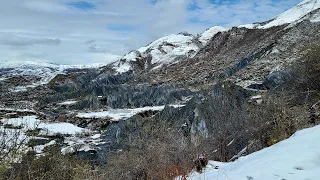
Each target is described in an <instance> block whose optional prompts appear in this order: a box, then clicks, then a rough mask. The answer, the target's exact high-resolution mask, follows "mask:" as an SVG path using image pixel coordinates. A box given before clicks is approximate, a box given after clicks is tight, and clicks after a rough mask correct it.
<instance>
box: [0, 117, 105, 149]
mask: <svg viewBox="0 0 320 180" xmlns="http://www.w3.org/2000/svg"><path fill="white" fill-rule="evenodd" d="M1 122H2V123H3V126H0V135H1V137H0V138H3V140H4V142H6V143H7V144H9V145H10V146H12V145H15V144H22V145H21V152H25V151H28V150H31V149H30V147H27V143H28V141H30V140H31V139H45V140H48V138H46V136H47V135H51V136H54V135H57V134H62V135H67V136H65V137H64V145H63V147H62V150H61V152H62V153H67V152H74V151H75V149H76V148H75V147H77V148H80V149H79V150H84V151H88V150H90V149H94V148H95V146H96V145H99V144H101V143H103V142H101V141H102V140H101V139H100V136H101V135H100V134H94V135H92V136H88V135H87V136H86V135H85V134H89V135H90V134H92V133H94V132H92V131H90V130H87V129H84V128H80V127H77V126H75V125H73V124H70V123H60V122H59V123H49V122H43V121H41V120H39V119H37V116H23V117H19V118H8V119H7V118H4V119H2V120H1ZM8 124H10V125H13V126H14V127H12V128H8V127H6V128H5V126H6V125H8ZM16 127H21V129H20V128H19V129H16ZM36 128H40V129H41V130H40V132H39V135H37V136H36V137H34V136H27V135H26V132H27V131H28V130H34V129H36ZM3 132H5V133H3ZM55 143H56V141H55V140H52V141H50V142H48V143H46V144H43V145H38V146H35V147H34V148H33V150H35V151H36V153H37V154H39V155H41V154H42V151H43V149H44V148H45V147H47V146H51V145H53V144H55ZM10 146H8V147H10Z"/></svg>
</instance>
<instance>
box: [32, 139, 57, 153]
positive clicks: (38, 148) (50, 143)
mask: <svg viewBox="0 0 320 180" xmlns="http://www.w3.org/2000/svg"><path fill="white" fill-rule="evenodd" d="M56 143H57V142H56V141H55V140H52V141H50V142H49V143H47V144H45V145H38V146H35V147H34V151H35V152H36V153H37V154H41V153H43V149H44V148H45V147H48V146H52V145H55V144H56Z"/></svg>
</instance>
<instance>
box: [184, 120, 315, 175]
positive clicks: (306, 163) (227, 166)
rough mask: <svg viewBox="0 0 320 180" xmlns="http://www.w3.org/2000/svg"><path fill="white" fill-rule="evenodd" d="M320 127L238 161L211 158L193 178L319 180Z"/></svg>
mask: <svg viewBox="0 0 320 180" xmlns="http://www.w3.org/2000/svg"><path fill="white" fill-rule="evenodd" d="M319 142H320V126H316V127H313V128H309V129H305V130H301V131H298V132H297V133H295V134H294V135H293V136H292V137H290V138H289V139H287V140H284V141H282V142H280V143H278V144H275V145H273V146H271V147H268V148H265V149H263V150H261V151H258V152H255V153H253V154H250V155H248V156H245V157H241V158H240V159H238V160H236V161H235V162H231V163H221V162H215V161H210V162H209V165H208V166H207V168H206V169H205V171H204V172H203V173H202V174H199V173H192V174H191V175H190V176H189V178H188V179H190V180H212V179H216V180H248V179H251V180H276V179H287V180H304V179H308V180H318V179H319V178H320V174H319V172H320V143H319Z"/></svg>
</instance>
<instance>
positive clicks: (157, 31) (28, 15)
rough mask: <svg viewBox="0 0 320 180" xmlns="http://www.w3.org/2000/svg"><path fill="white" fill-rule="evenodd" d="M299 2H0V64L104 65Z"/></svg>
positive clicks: (261, 18)
mask: <svg viewBox="0 0 320 180" xmlns="http://www.w3.org/2000/svg"><path fill="white" fill-rule="evenodd" d="M301 1H302V0H81V1H78V0H10V1H5V0H3V1H0V12H1V16H0V22H1V23H0V54H1V57H0V62H2V61H46V62H52V63H62V64H91V63H100V62H102V63H107V62H110V61H113V60H114V59H115V58H117V57H118V56H116V55H120V56H121V55H124V54H125V53H127V52H129V51H130V50H133V49H137V48H139V47H141V46H145V45H147V44H148V43H150V42H151V41H154V40H156V39H157V38H159V37H162V36H164V35H168V34H171V33H179V32H182V31H187V32H190V33H193V34H197V33H201V32H203V31H205V30H206V29H207V28H209V27H211V26H214V25H220V26H225V27H232V26H238V25H240V24H247V23H253V22H261V21H265V20H268V19H270V18H272V17H274V16H276V15H278V14H280V13H282V12H284V11H285V10H287V9H289V8H291V7H293V6H294V5H296V4H298V3H299V2H301Z"/></svg>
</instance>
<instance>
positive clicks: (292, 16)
mask: <svg viewBox="0 0 320 180" xmlns="http://www.w3.org/2000/svg"><path fill="white" fill-rule="evenodd" d="M319 8H320V1H319V0H304V1H303V2H301V3H300V4H298V5H296V6H295V7H293V8H291V9H289V10H288V11H286V12H284V13H282V14H280V15H278V16H276V17H275V18H273V19H271V20H268V21H266V22H262V23H253V24H246V25H240V26H238V28H248V29H268V28H271V27H275V26H280V25H284V24H288V26H289V25H291V26H292V25H295V24H297V23H299V22H301V21H302V20H306V19H307V20H310V21H311V22H318V21H320V15H319V14H320V13H319ZM228 30H230V29H228V28H224V27H220V26H214V27H212V28H209V29H207V30H206V31H205V32H203V33H202V34H200V36H198V37H197V36H194V35H191V34H188V33H180V34H171V35H168V36H165V37H162V38H159V39H158V40H156V41H154V42H152V43H150V44H149V45H147V46H145V47H141V48H139V49H138V50H135V51H131V52H129V53H128V54H126V55H124V56H123V57H122V58H121V59H120V60H119V61H117V62H115V63H114V64H113V65H112V66H113V68H114V69H115V70H116V72H117V73H123V72H127V71H129V70H133V71H139V70H150V69H157V68H159V67H161V66H162V65H164V64H174V63H175V62H178V61H179V60H181V59H187V58H192V57H194V56H195V55H196V54H197V53H198V51H199V50H200V49H201V48H202V47H204V46H206V45H207V43H208V42H209V41H210V40H211V39H212V38H213V37H214V36H215V35H216V34H218V33H219V32H225V31H228ZM137 66H139V67H138V68H137Z"/></svg>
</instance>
